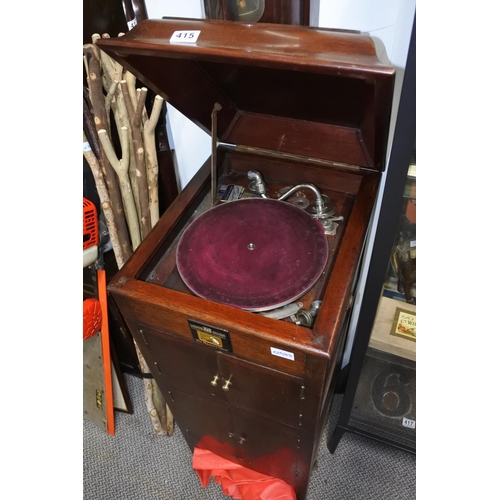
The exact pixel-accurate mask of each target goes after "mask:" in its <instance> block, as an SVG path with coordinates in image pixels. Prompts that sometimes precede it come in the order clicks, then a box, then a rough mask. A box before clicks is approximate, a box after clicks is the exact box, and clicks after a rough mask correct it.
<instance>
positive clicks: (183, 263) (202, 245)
mask: <svg viewBox="0 0 500 500" xmlns="http://www.w3.org/2000/svg"><path fill="white" fill-rule="evenodd" d="M252 247H253V249H251V248H252ZM327 258H328V243H327V240H326V236H325V233H324V230H323V227H322V226H321V224H320V223H319V222H318V221H317V220H316V219H313V218H312V217H311V216H310V215H309V214H307V213H306V212H304V211H303V210H301V209H300V208H297V207H295V206H293V205H291V204H290V203H286V202H282V201H276V200H270V199H264V198H256V199H245V200H238V201H232V202H228V203H224V204H222V205H218V206H216V207H214V208H212V209H211V210H209V211H207V212H205V213H204V214H202V215H201V216H200V217H198V218H197V219H196V220H195V221H193V222H192V223H191V225H190V226H189V227H188V228H187V229H186V230H185V231H184V234H183V235H182V236H181V238H180V241H179V245H178V247H177V268H178V270H179V274H180V276H181V278H182V279H183V281H184V283H185V284H186V286H187V287H188V288H189V289H190V290H191V291H192V292H193V293H195V294H196V295H198V296H200V297H203V298H206V299H210V300H213V301H215V302H220V303H223V304H227V305H231V306H234V307H238V308H241V309H247V310H250V311H265V310H269V309H273V308H274V307H279V306H281V305H285V304H288V303H289V302H291V301H293V300H295V299H297V298H298V297H300V296H301V295H303V294H304V293H305V292H307V291H308V290H309V289H310V288H311V287H312V286H313V285H314V283H315V282H316V281H317V280H318V278H319V277H320V275H321V273H322V272H323V269H324V267H325V264H326V261H327Z"/></svg>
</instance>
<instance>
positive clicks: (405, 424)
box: [403, 417, 417, 429]
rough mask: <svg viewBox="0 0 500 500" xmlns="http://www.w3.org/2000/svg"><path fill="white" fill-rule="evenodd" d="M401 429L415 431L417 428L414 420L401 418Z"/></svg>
mask: <svg viewBox="0 0 500 500" xmlns="http://www.w3.org/2000/svg"><path fill="white" fill-rule="evenodd" d="M403 427H408V428H410V429H415V428H416V427H417V423H416V422H415V420H410V419H409V418H406V417H403Z"/></svg>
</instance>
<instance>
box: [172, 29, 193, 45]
mask: <svg viewBox="0 0 500 500" xmlns="http://www.w3.org/2000/svg"><path fill="white" fill-rule="evenodd" d="M200 33H201V31H199V30H197V31H174V34H173V35H172V36H171V37H170V43H196V40H198V37H199V36H200Z"/></svg>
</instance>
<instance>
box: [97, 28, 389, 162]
mask: <svg viewBox="0 0 500 500" xmlns="http://www.w3.org/2000/svg"><path fill="white" fill-rule="evenodd" d="M181 30H184V31H199V32H200V33H199V35H198V37H197V40H196V42H195V43H175V42H171V38H172V35H173V34H174V32H175V31H181ZM97 45H98V46H99V48H101V49H102V50H104V51H105V52H107V53H108V54H109V55H111V56H112V57H113V58H114V59H116V60H117V61H118V62H120V63H121V64H122V65H123V66H124V67H125V68H126V69H128V70H130V71H131V72H132V73H134V74H135V75H136V76H137V77H138V78H139V79H140V80H141V81H142V82H143V83H144V84H145V85H147V86H148V87H149V88H151V89H152V90H153V91H155V92H157V93H158V94H160V95H162V96H163V97H164V98H165V99H166V100H167V101H168V102H170V103H171V104H172V105H173V106H174V107H175V108H177V109H178V110H179V111H180V112H181V113H183V114H184V115H186V116H187V117H188V118H190V119H191V120H193V121H194V122H195V123H197V124H198V125H199V126H200V127H202V128H203V129H204V130H205V131H207V132H208V133H210V116H211V112H212V109H213V106H214V104H215V103H216V102H218V103H219V104H220V105H221V106H222V110H221V111H219V113H218V132H219V139H222V140H224V141H227V142H231V143H235V144H241V145H245V146H251V147H260V148H265V149H272V150H276V151H281V152H285V153H294V154H300V155H305V156H310V157H314V158H321V159H325V160H331V161H336V162H340V163H346V164H349V165H356V166H360V167H366V168H371V169H376V170H383V169H384V164H385V155H386V147H387V137H388V130H389V119H390V111H391V103H392V94H393V84H394V74H395V73H394V69H393V68H392V67H388V66H386V65H384V64H382V63H381V62H380V61H379V59H378V58H377V55H376V52H375V47H374V44H373V41H372V40H371V39H370V37H369V36H367V35H362V34H360V33H357V32H343V31H337V30H329V29H319V28H310V27H302V26H288V25H279V24H264V23H255V24H247V23H237V22H231V21H215V20H198V19H180V18H175V19H174V18H168V19H161V20H145V21H142V22H140V23H139V24H138V25H137V26H136V27H135V28H133V29H132V30H131V31H130V32H128V33H127V34H125V35H124V36H121V37H118V38H109V39H100V40H98V41H97ZM193 147H196V146H195V145H193Z"/></svg>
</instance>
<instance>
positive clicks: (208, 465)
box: [193, 447, 297, 500]
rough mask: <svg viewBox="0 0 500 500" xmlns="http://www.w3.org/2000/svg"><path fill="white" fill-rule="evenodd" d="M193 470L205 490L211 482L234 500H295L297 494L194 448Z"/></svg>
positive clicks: (257, 474)
mask: <svg viewBox="0 0 500 500" xmlns="http://www.w3.org/2000/svg"><path fill="white" fill-rule="evenodd" d="M193 469H194V470H195V471H196V473H197V474H198V477H199V478H200V481H201V484H202V485H203V487H205V488H206V487H207V486H208V484H209V482H210V478H211V477H213V478H214V481H215V482H216V483H218V484H220V485H221V486H222V493H224V494H225V495H229V496H231V497H232V498H233V499H235V500H296V498H297V497H296V495H295V490H294V489H293V487H292V486H290V485H289V484H287V483H285V481H282V480H281V479H277V478H275V477H271V476H266V475H265V474H260V473H259V472H255V471H253V470H250V469H247V468H246V467H243V466H241V465H238V464H235V463H233V462H230V461H229V460H226V459H225V458H222V457H220V456H218V455H216V454H215V453H212V452H211V451H208V450H204V449H201V448H197V447H195V449H194V453H193Z"/></svg>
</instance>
